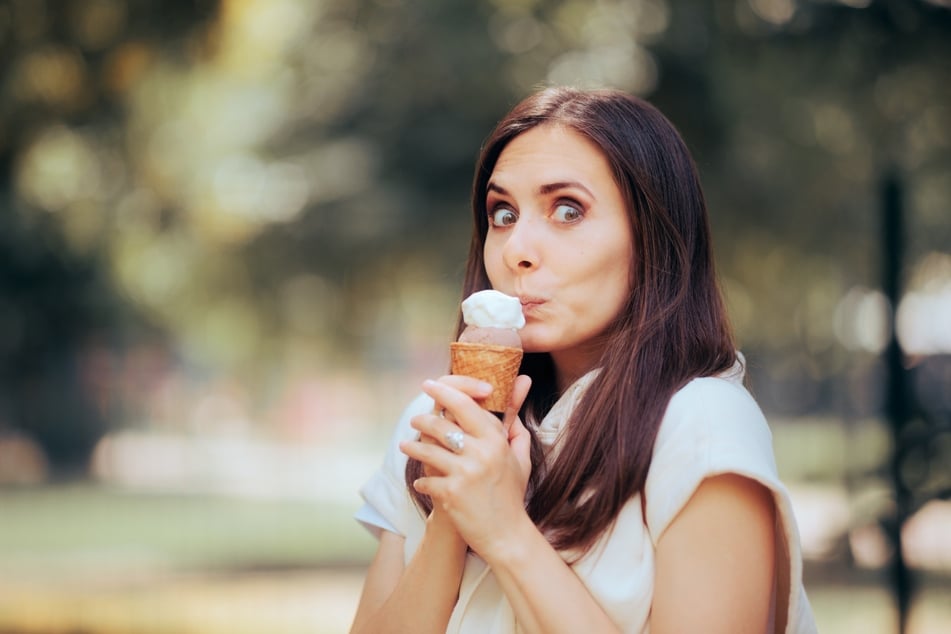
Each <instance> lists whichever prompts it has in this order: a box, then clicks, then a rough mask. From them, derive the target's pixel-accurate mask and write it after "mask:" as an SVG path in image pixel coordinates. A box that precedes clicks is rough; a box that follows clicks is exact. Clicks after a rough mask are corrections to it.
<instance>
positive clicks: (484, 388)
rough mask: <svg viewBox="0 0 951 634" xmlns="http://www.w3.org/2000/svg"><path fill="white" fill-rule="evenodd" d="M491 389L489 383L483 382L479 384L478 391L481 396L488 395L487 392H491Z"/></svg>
mask: <svg viewBox="0 0 951 634" xmlns="http://www.w3.org/2000/svg"><path fill="white" fill-rule="evenodd" d="M492 389H493V387H492V384H491V383H486V382H485V381H482V382H481V383H479V391H480V392H482V393H483V394H488V393H489V392H491V391H492Z"/></svg>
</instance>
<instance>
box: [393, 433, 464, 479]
mask: <svg viewBox="0 0 951 634" xmlns="http://www.w3.org/2000/svg"><path fill="white" fill-rule="evenodd" d="M400 451H402V452H403V453H405V454H406V455H407V456H409V457H410V458H415V459H416V460H419V461H420V462H422V463H423V464H424V465H426V466H428V467H431V468H433V469H435V470H436V471H439V472H440V473H448V471H449V469H450V467H452V459H453V454H452V453H451V452H450V451H447V450H446V448H445V447H443V446H442V445H437V444H435V443H428V442H422V441H419V440H404V441H402V442H401V443H400Z"/></svg>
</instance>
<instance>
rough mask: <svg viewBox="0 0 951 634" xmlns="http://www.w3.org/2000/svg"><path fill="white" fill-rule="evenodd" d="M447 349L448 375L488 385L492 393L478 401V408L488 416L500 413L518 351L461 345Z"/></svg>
mask: <svg viewBox="0 0 951 634" xmlns="http://www.w3.org/2000/svg"><path fill="white" fill-rule="evenodd" d="M449 345H450V356H451V364H452V373H453V374H459V375H464V376H471V377H475V378H477V379H480V380H482V381H486V382H487V383H491V384H492V386H493V387H494V388H495V389H493V390H492V394H490V395H489V396H488V398H486V399H484V400H483V401H482V407H483V408H484V409H487V410H489V411H490V412H504V411H505V408H506V407H508V404H509V401H510V400H511V397H512V388H513V386H514V385H515V377H517V376H518V368H519V365H520V364H521V362H522V349H521V348H512V347H509V346H495V345H492V344H488V343H467V342H462V341H454V342H452V343H451V344H449Z"/></svg>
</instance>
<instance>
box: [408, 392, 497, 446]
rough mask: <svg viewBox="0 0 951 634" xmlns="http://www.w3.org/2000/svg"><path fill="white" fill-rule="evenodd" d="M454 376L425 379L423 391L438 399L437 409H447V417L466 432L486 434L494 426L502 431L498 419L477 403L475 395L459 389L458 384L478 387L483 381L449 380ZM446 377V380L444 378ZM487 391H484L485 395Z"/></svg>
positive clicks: (475, 434) (479, 434)
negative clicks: (431, 379) (436, 379)
mask: <svg viewBox="0 0 951 634" xmlns="http://www.w3.org/2000/svg"><path fill="white" fill-rule="evenodd" d="M450 378H452V377H444V378H443V379H440V380H439V381H424V382H423V391H424V392H426V394H428V395H429V396H431V397H432V398H433V400H434V401H436V409H437V410H439V409H444V410H446V417H447V418H452V420H453V421H454V422H455V423H456V424H457V425H459V427H460V428H462V431H464V432H465V433H467V434H469V435H471V436H476V437H479V438H481V437H483V436H485V435H486V434H487V433H488V432H489V431H490V430H491V429H492V428H493V427H494V428H495V429H496V430H499V431H501V426H500V425H499V422H498V419H497V418H495V416H492V415H491V414H489V413H488V412H486V411H485V410H484V409H482V407H480V406H479V404H478V403H476V402H475V401H474V400H473V398H474V396H473V395H472V394H470V393H469V392H467V391H462V390H460V389H458V388H457V387H456V386H457V385H464V386H465V387H466V388H467V389H468V388H473V387H477V385H476V384H478V383H482V382H481V381H476V380H475V379H471V378H469V377H455V378H456V379H464V382H463V381H457V380H453V381H449V380H448V379H450ZM444 379H446V380H444ZM490 391H491V390H490ZM484 395H485V393H483V396H484Z"/></svg>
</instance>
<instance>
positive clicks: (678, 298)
mask: <svg viewBox="0 0 951 634" xmlns="http://www.w3.org/2000/svg"><path fill="white" fill-rule="evenodd" d="M542 124H558V125H564V126H568V127H570V128H572V129H574V130H576V131H577V132H580V133H581V134H583V135H585V136H586V137H587V138H589V139H590V140H591V141H593V142H594V143H595V144H596V145H598V147H600V148H601V151H602V152H603V153H604V155H605V157H606V158H607V160H608V162H609V163H610V165H611V167H612V169H613V171H614V179H615V181H616V183H617V185H618V187H619V188H620V191H621V193H622V195H623V196H624V199H625V202H626V206H627V211H628V217H629V219H630V223H631V224H630V226H631V235H632V237H633V239H632V260H633V266H632V267H631V269H632V270H631V278H632V279H631V292H630V295H629V297H628V298H627V301H626V303H625V306H624V307H623V309H622V310H621V311H620V313H619V314H618V315H617V317H616V318H615V320H614V322H613V324H612V325H611V327H610V328H609V329H608V332H607V333H606V334H605V336H606V338H607V340H608V345H606V346H604V353H603V355H602V358H601V361H600V363H599V364H598V367H600V368H601V370H600V372H599V373H598V375H597V377H596V378H595V379H594V380H593V381H592V382H591V384H590V385H589V387H588V388H587V390H586V391H585V393H584V396H583V397H582V399H581V401H580V402H579V403H578V405H577V407H576V408H575V410H574V411H573V412H572V413H571V418H570V420H569V422H568V425H567V430H566V432H565V434H566V436H565V438H564V439H563V441H561V442H562V445H561V446H562V447H563V448H562V449H561V451H560V452H559V454H558V456H557V458H556V459H555V460H554V462H553V464H551V465H548V466H547V467H545V465H544V464H543V459H542V457H541V451H540V447H539V445H538V443H537V442H534V443H533V445H534V446H533V469H532V480H531V482H530V483H529V496H528V501H527V509H528V513H529V516H530V517H531V518H532V520H533V521H534V522H535V523H536V525H537V526H538V527H539V529H540V530H542V531H543V532H544V533H545V534H546V536H547V537H548V539H549V541H550V542H551V544H552V545H553V546H554V547H555V548H558V549H560V550H566V549H580V550H582V551H584V550H585V549H587V548H590V547H591V546H592V545H593V544H594V542H595V540H596V539H597V538H598V537H599V536H600V535H601V534H602V533H603V532H604V531H605V530H607V529H608V528H609V527H610V525H611V522H612V521H613V520H614V518H615V517H616V516H617V514H618V513H619V512H620V510H621V507H622V506H623V505H624V504H625V503H626V502H627V501H628V500H629V499H630V498H631V497H632V496H634V495H635V494H637V493H639V492H640V493H643V490H644V484H645V481H646V478H647V471H648V469H649V467H650V462H651V454H652V452H653V447H654V440H655V438H656V437H657V431H658V428H659V427H660V423H661V419H662V418H663V415H664V411H665V410H666V407H667V403H668V402H669V401H670V398H671V397H672V396H673V395H674V393H675V392H676V391H677V390H679V389H680V388H681V387H683V386H684V385H685V384H686V383H687V382H688V381H690V380H691V379H694V378H696V377H701V376H710V375H714V374H717V373H719V372H722V371H724V370H726V369H728V368H730V367H731V366H732V365H733V364H734V363H735V362H736V358H737V355H736V350H735V346H734V342H733V336H732V333H731V329H730V326H729V322H728V319H727V315H726V310H725V308H724V305H723V301H722V299H721V295H720V290H719V286H718V283H717V278H716V272H715V269H714V262H713V255H712V251H711V236H710V228H709V221H708V219H707V210H706V203H705V201H704V197H703V191H702V189H701V187H700V179H699V176H698V174H697V169H696V166H695V165H694V162H693V159H692V158H691V156H690V153H689V151H688V150H687V147H686V145H685V144H684V142H683V140H682V139H681V137H680V135H679V134H678V132H677V130H676V129H675V128H674V126H673V125H672V124H671V123H670V122H669V121H668V120H667V118H666V117H664V115H663V114H661V113H660V111H659V110H657V109H656V108H655V107H653V106H652V105H650V104H649V103H647V102H646V101H644V100H642V99H639V98H637V97H633V96H631V95H628V94H625V93H622V92H619V91H613V90H598V91H581V90H576V89H572V88H548V89H545V90H542V91H540V92H538V93H536V94H534V95H532V96H530V97H528V98H527V99H525V100H524V101H522V102H521V103H519V104H518V105H517V106H516V107H515V108H514V109H513V110H512V111H511V112H510V113H509V114H508V115H507V116H506V117H505V118H504V119H502V121H501V122H499V124H498V125H497V126H496V128H495V130H494V131H493V132H492V134H491V135H490V136H489V137H488V139H487V140H486V142H485V144H484V145H483V148H482V152H481V156H480V158H479V162H478V164H477V166H476V171H475V178H474V182H473V186H472V213H473V221H474V227H473V232H472V240H471V243H470V247H469V259H468V263H467V268H466V275H465V282H464V286H463V297H466V296H468V295H469V294H470V293H473V292H475V291H479V290H484V289H487V288H490V283H489V280H488V277H487V275H486V272H485V263H484V260H483V246H484V244H485V236H486V233H487V231H488V215H487V211H486V207H485V204H486V189H487V184H488V181H489V179H490V177H491V175H492V172H493V170H494V168H495V163H496V161H497V160H498V158H499V155H500V154H501V153H502V150H503V149H504V148H505V147H506V145H507V144H508V143H509V142H510V141H511V140H512V139H514V138H515V137H516V136H518V135H519V134H522V133H523V132H525V131H527V130H530V129H531V128H534V127H536V126H539V125H542ZM463 327H464V324H463V323H462V321H461V318H460V321H459V325H458V331H457V335H458V333H459V332H461V331H462V328H463ZM521 372H522V373H524V374H528V375H530V376H531V377H532V388H531V391H530V392H529V394H528V398H527V399H526V401H525V404H524V405H523V407H522V412H521V416H522V420H523V421H525V422H526V426H527V427H528V428H529V430H530V431H531V430H533V429H534V427H535V426H537V424H538V422H539V421H541V420H542V418H543V417H544V416H545V414H546V413H547V412H548V410H549V409H550V408H551V406H552V405H553V404H554V402H555V400H557V397H558V388H557V385H556V383H555V373H554V368H553V365H552V361H551V357H550V355H549V354H548V353H527V354H525V357H524V360H523V362H522V368H521ZM533 437H534V434H533ZM420 474H421V465H420V464H419V463H418V462H416V461H413V460H411V461H410V462H409V463H408V465H407V470H406V479H407V483H408V484H410V486H409V490H410V493H411V494H412V495H413V496H414V499H415V500H416V502H417V504H419V506H420V507H421V508H422V509H424V510H425V511H426V512H429V511H430V510H431V508H432V502H431V500H429V499H428V498H427V497H425V496H422V495H419V494H417V493H416V491H415V490H414V489H413V488H412V486H411V483H412V481H413V480H415V479H416V478H417V477H419V475H420Z"/></svg>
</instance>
